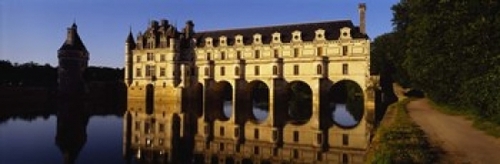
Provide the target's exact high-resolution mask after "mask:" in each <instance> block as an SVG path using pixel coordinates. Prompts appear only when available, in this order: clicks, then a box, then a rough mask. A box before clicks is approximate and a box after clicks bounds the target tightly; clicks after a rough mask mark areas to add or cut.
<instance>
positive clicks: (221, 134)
mask: <svg viewBox="0 0 500 164" xmlns="http://www.w3.org/2000/svg"><path fill="white" fill-rule="evenodd" d="M219 134H220V136H224V127H222V126H221V127H220V129H219Z"/></svg>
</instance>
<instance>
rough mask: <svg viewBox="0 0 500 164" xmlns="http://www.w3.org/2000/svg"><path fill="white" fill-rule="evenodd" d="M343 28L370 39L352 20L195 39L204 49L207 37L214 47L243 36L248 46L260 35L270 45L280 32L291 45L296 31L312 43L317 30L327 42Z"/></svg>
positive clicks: (200, 35)
mask: <svg viewBox="0 0 500 164" xmlns="http://www.w3.org/2000/svg"><path fill="white" fill-rule="evenodd" d="M343 27H349V28H351V37H353V38H368V36H367V35H366V34H363V33H360V30H359V27H357V26H354V24H353V23H352V22H351V21H350V20H339V21H326V22H316V23H301V24H288V25H277V26H265V27H251V28H239V29H228V30H216V31H202V32H198V33H196V35H195V38H196V40H197V46H198V47H204V46H205V38H207V37H212V38H213V45H214V46H218V44H219V37H221V36H226V37H227V44H228V45H234V43H235V36H236V35H242V36H243V43H244V44H245V45H248V44H252V42H253V35H254V34H257V33H259V34H261V35H262V43H263V44H269V43H270V42H271V40H272V34H273V33H275V32H278V33H280V34H281V42H282V43H289V42H290V40H291V39H292V32H294V31H296V30H297V31H300V32H301V37H302V41H312V40H314V38H315V36H316V33H315V32H316V30H318V29H323V30H325V38H326V39H327V40H338V38H339V37H340V29H341V28H343Z"/></svg>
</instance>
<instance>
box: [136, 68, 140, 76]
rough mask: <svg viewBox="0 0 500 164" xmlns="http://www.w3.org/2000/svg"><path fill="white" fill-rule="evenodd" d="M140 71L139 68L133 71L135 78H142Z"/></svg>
mask: <svg viewBox="0 0 500 164" xmlns="http://www.w3.org/2000/svg"><path fill="white" fill-rule="evenodd" d="M141 71H142V70H141V68H136V69H135V76H137V77H141V76H142V72H141Z"/></svg>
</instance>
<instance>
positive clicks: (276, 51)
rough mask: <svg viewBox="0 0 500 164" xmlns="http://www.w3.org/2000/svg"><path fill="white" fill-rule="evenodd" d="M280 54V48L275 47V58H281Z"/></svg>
mask: <svg viewBox="0 0 500 164" xmlns="http://www.w3.org/2000/svg"><path fill="white" fill-rule="evenodd" d="M279 56H280V54H279V51H278V49H274V58H279Z"/></svg>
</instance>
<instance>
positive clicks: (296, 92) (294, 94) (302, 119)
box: [286, 80, 313, 125]
mask: <svg viewBox="0 0 500 164" xmlns="http://www.w3.org/2000/svg"><path fill="white" fill-rule="evenodd" d="M286 90H287V95H288V96H287V97H286V106H287V109H286V110H287V113H288V119H289V121H290V122H291V123H292V124H296V125H301V124H305V123H307V122H308V121H309V119H310V118H311V117H312V113H313V100H312V99H313V90H312V87H311V85H309V84H308V83H306V82H303V81H300V80H295V81H291V82H289V83H288V84H287V86H286Z"/></svg>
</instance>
